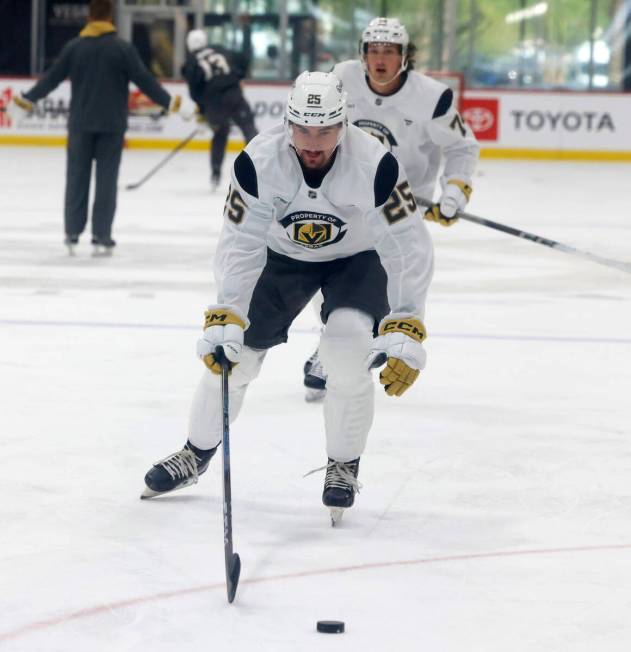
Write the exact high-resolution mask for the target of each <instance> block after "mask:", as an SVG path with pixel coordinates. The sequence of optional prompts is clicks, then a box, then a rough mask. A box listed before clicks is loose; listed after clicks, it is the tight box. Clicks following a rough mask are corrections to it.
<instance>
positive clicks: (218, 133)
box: [182, 29, 258, 190]
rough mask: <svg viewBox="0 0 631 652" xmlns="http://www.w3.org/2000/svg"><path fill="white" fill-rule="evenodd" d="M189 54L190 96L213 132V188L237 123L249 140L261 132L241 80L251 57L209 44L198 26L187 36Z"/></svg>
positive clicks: (184, 69)
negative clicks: (245, 96)
mask: <svg viewBox="0 0 631 652" xmlns="http://www.w3.org/2000/svg"><path fill="white" fill-rule="evenodd" d="M186 47H187V50H188V55H187V58H186V63H185V64H184V66H182V76H183V77H184V79H186V81H187V83H188V89H189V93H190V96H191V97H192V98H193V100H195V102H196V103H197V105H198V107H199V113H200V115H203V116H204V118H205V119H206V121H207V122H208V125H209V126H210V128H211V129H212V131H213V135H212V140H211V146H210V172H211V176H210V185H211V188H212V189H213V190H215V189H216V188H217V186H218V185H219V182H220V180H221V166H222V164H223V159H224V155H225V152H226V145H227V143H228V134H229V133H230V125H231V122H234V123H235V124H236V125H237V126H238V127H239V129H241V132H242V133H243V138H244V140H245V142H246V143H249V142H250V141H251V140H252V138H254V136H256V134H257V133H258V132H257V130H256V127H255V126H254V116H253V114H252V110H251V109H250V105H249V104H248V102H247V100H246V99H245V98H244V97H243V93H242V91H241V80H242V79H243V78H244V77H245V75H246V72H247V67H248V57H247V56H246V55H243V54H241V53H238V52H234V51H233V50H228V49H227V48H224V47H222V46H220V45H210V46H209V45H208V38H207V36H206V32H204V30H201V29H194V30H192V31H191V32H189V33H188V35H187V37H186Z"/></svg>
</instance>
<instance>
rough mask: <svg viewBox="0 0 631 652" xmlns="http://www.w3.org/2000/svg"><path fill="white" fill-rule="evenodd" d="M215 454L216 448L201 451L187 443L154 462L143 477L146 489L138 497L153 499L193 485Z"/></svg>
mask: <svg viewBox="0 0 631 652" xmlns="http://www.w3.org/2000/svg"><path fill="white" fill-rule="evenodd" d="M216 452H217V446H215V448H210V449H209V450H203V449H201V448H197V446H193V444H191V443H190V442H189V441H187V442H186V444H185V446H184V448H183V449H182V450H181V451H177V452H176V453H173V454H172V455H169V456H168V457H165V458H164V459H163V460H160V461H159V462H156V463H155V464H154V465H153V466H152V467H151V468H150V469H149V471H148V472H147V475H145V485H146V487H145V490H144V491H143V492H142V495H141V496H140V497H141V498H143V499H144V498H154V497H155V496H161V495H162V494H166V493H169V492H171V491H175V490H176V489H183V488H184V487H188V486H189V485H192V484H195V483H196V482H197V480H198V478H199V476H200V475H201V474H202V473H204V472H205V471H206V469H207V468H208V464H209V462H210V460H211V459H212V457H213V455H214V454H215V453H216Z"/></svg>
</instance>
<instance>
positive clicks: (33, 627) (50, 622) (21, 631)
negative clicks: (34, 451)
mask: <svg viewBox="0 0 631 652" xmlns="http://www.w3.org/2000/svg"><path fill="white" fill-rule="evenodd" d="M629 548H631V543H622V544H617V545H616V544H614V545H601V546H579V547H574V548H541V549H538V550H537V549H535V550H499V551H495V552H480V553H472V554H467V555H448V556H446V557H428V558H425V559H408V560H402V561H388V562H376V563H373V564H357V565H355V566H339V567H337V568H323V569H320V570H313V571H303V572H299V573H285V574H283V575H271V576H270V577H253V578H251V579H243V580H241V582H240V585H243V584H260V583H262V582H277V581H278V580H289V579H296V578H300V577H312V576H315V575H328V574H331V573H349V572H353V571H364V570H372V569H375V568H389V567H392V566H415V565H419V564H439V563H445V562H450V561H470V560H474V559H497V558H499V557H525V556H529V555H555V554H567V553H573V552H597V551H603V550H626V549H629ZM223 588H225V584H224V583H223V582H217V583H215V584H203V585H202V586H195V587H191V588H188V589H180V590H178V591H166V592H163V593H155V594H153V595H146V596H142V597H138V598H130V599H129V600H120V601H118V602H110V603H107V604H102V605H96V606H94V607H87V608H86V609H80V610H79V611H73V612H70V613H67V614H62V615H60V616H56V617H54V618H48V619H46V620H37V621H34V622H32V623H28V624H26V625H22V626H21V627H18V628H17V629H13V630H9V631H7V632H0V643H2V642H3V641H9V640H12V639H16V638H19V637H21V636H25V635H26V634H30V633H32V632H36V631H38V630H42V629H48V628H50V627H54V626H55V625H61V624H63V623H67V622H69V621H71V620H79V619H80V618H88V617H90V616H96V615H99V614H102V613H106V612H109V611H113V610H115V609H124V608H125V607H133V606H134V605H137V604H146V603H148V602H157V601H159V600H170V599H171V598H178V597H181V596H184V595H191V594H193V593H202V592H204V591H212V590H214V589H223Z"/></svg>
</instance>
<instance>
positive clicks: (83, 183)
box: [14, 0, 195, 255]
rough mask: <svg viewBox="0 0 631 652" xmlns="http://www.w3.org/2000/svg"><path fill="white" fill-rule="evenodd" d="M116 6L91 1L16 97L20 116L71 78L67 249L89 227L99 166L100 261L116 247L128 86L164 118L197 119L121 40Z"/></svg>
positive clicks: (95, 211) (96, 228)
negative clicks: (80, 25)
mask: <svg viewBox="0 0 631 652" xmlns="http://www.w3.org/2000/svg"><path fill="white" fill-rule="evenodd" d="M112 19H113V7H112V0H91V2H90V14H89V19H88V23H87V25H86V26H85V28H84V29H83V30H82V31H81V33H80V34H79V36H78V37H77V38H74V39H72V40H71V41H70V42H68V43H67V44H66V45H65V46H64V48H63V49H62V51H61V53H60V55H59V58H58V59H57V60H56V61H55V63H54V64H53V66H52V67H51V68H50V69H49V70H48V71H47V72H46V74H45V75H44V76H43V77H42V78H41V79H40V80H39V81H38V82H37V83H36V84H35V86H33V87H32V88H31V89H30V90H29V91H27V92H26V93H24V94H23V95H18V96H16V97H14V102H15V103H16V105H17V106H18V107H19V109H21V110H24V111H32V110H33V105H34V103H35V102H37V101H38V100H40V99H42V98H43V97H45V96H46V95H48V94H49V93H50V92H51V91H53V90H54V89H55V88H56V87H57V86H58V85H59V84H60V83H61V82H62V81H63V80H64V79H66V78H67V77H70V83H71V93H72V95H71V100H70V115H69V118H68V146H67V166H66V195H65V209H64V222H65V233H66V239H65V243H66V245H67V246H68V248H69V251H70V253H71V254H72V253H73V252H74V247H75V246H76V245H77V243H78V242H79V236H80V235H81V233H83V230H84V229H85V227H86V223H87V219H88V197H89V193H90V177H91V171H92V161H93V160H95V161H96V190H95V196H94V205H93V207H92V244H93V245H95V254H97V255H99V254H101V255H104V254H109V253H111V251H112V249H113V247H114V246H115V244H116V243H115V241H114V240H113V239H112V223H113V221H114V214H115V212H116V186H117V181H118V170H119V166H120V160H121V155H122V150H123V142H124V135H125V131H126V129H127V106H128V93H129V89H128V87H129V82H130V81H132V82H134V84H136V85H137V86H138V88H139V89H140V90H141V91H142V92H143V93H145V94H146V95H148V96H149V97H150V98H151V99H152V100H153V101H154V102H156V103H157V104H159V105H160V106H161V107H163V108H164V109H165V110H167V111H179V112H180V114H181V115H182V117H183V118H185V119H187V118H188V119H190V118H191V117H192V116H193V113H194V110H195V106H194V103H193V102H192V101H191V100H187V99H185V100H184V102H183V101H182V98H181V97H180V96H179V95H177V96H174V97H171V95H170V94H169V93H168V92H167V91H166V90H164V88H162V86H160V84H159V83H158V82H157V81H156V79H155V77H154V76H153V75H152V74H151V73H150V72H149V71H148V70H147V68H146V67H145V66H144V64H143V63H142V61H141V59H140V57H139V55H138V52H137V51H136V49H135V48H134V46H133V45H132V44H131V43H129V42H127V41H124V40H122V39H121V38H119V37H118V36H117V35H116V28H115V27H114V25H113V23H112Z"/></svg>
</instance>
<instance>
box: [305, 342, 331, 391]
mask: <svg viewBox="0 0 631 652" xmlns="http://www.w3.org/2000/svg"><path fill="white" fill-rule="evenodd" d="M304 374H305V378H304V384H305V387H306V388H307V390H306V393H305V401H307V403H318V402H319V401H323V400H324V397H325V396H326V372H325V371H324V368H323V367H322V363H321V362H320V358H319V357H318V350H317V349H316V351H315V352H314V354H313V355H312V356H311V357H310V358H309V359H308V360H307V361H306V362H305V366H304Z"/></svg>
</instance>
